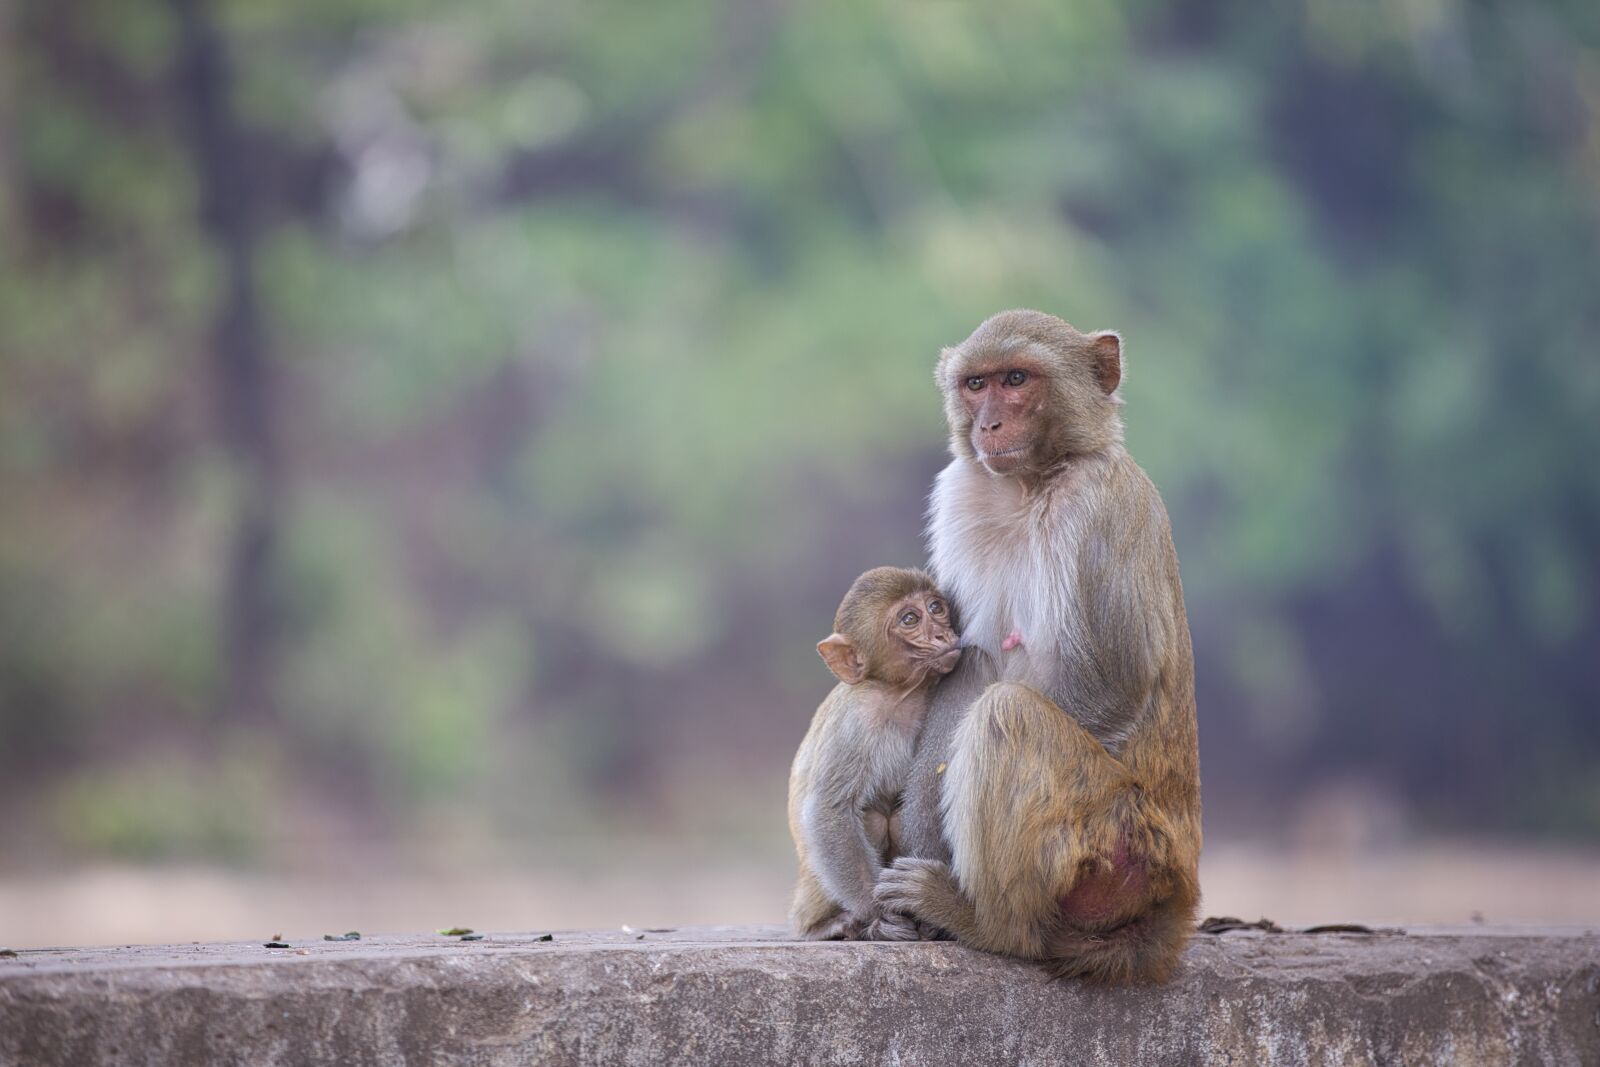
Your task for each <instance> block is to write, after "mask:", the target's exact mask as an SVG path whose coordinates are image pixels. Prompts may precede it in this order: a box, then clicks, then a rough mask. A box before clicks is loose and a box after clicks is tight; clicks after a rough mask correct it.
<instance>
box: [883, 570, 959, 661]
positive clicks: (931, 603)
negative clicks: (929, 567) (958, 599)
mask: <svg viewBox="0 0 1600 1067" xmlns="http://www.w3.org/2000/svg"><path fill="white" fill-rule="evenodd" d="M887 630H888V634H887V636H888V645H889V650H890V651H889V654H890V656H891V657H893V658H895V659H898V660H900V661H901V663H902V665H903V667H904V669H905V674H906V677H907V678H919V679H920V678H922V677H925V676H927V675H928V674H930V673H932V674H949V673H950V672H951V671H952V670H954V669H955V666H956V661H957V660H959V659H960V658H961V647H960V638H959V636H958V635H957V634H956V630H955V625H954V620H953V619H952V618H951V615H950V605H949V603H948V602H947V601H946V600H945V599H944V597H942V596H940V595H939V593H938V592H936V591H935V590H931V589H925V590H919V591H918V592H915V593H912V594H910V595H909V596H904V597H901V598H900V599H899V600H897V601H896V602H895V603H894V605H893V606H892V607H891V608H890V609H889V618H888V626H887Z"/></svg>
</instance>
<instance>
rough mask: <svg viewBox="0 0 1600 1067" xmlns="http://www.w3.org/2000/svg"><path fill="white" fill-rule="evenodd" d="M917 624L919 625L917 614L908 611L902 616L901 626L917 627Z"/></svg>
mask: <svg viewBox="0 0 1600 1067" xmlns="http://www.w3.org/2000/svg"><path fill="white" fill-rule="evenodd" d="M916 624H917V613H916V612H914V611H908V612H906V613H905V614H904V615H902V616H900V625H901V626H915V625H916Z"/></svg>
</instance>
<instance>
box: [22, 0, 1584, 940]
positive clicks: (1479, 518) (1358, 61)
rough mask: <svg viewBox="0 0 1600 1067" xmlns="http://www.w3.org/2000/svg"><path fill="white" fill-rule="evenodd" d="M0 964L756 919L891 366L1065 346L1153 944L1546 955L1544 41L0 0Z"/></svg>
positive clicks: (1577, 323) (866, 486)
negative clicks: (1196, 779)
mask: <svg viewBox="0 0 1600 1067" xmlns="http://www.w3.org/2000/svg"><path fill="white" fill-rule="evenodd" d="M0 262H3V270H4V275H3V278H0V943H6V944H10V945H12V946H33V945H48V944H64V943H81V942H106V941H119V942H120V941H132V940H183V939H189V938H202V937H205V938H213V937H215V938H222V937H228V938H260V937H264V936H268V935H269V934H271V933H275V932H284V933H286V934H288V935H289V936H315V935H316V934H318V933H321V932H341V931H343V930H346V929H351V928H356V929H361V930H370V931H373V932H378V931H381V930H419V929H430V928H433V927H434V926H438V925H447V924H455V923H466V924H469V925H475V926H477V927H479V928H495V927H502V928H515V929H539V928H551V927H561V926H573V925H600V926H610V925H614V924H617V923H622V922H629V923H633V924H634V925H643V924H647V923H655V924H660V923H686V922H750V921H761V920H771V921H779V920H781V919H782V917H783V915H784V912H785V909H786V906H787V894H788V891H789V885H790V879H791V877H792V874H793V857H792V852H791V850H790V845H789V842H788V837H787V830H786V827H785V825H784V816H783V798H784V791H785V785H786V776H787V768H788V761H789V758H790V757H791V755H792V753H793V751H794V748H795V745H796V744H797V743H798V742H799V739H800V737H801V736H802V734H803V733H804V731H805V728H806V725H807V723H808V721H809V718H810V715H811V713H812V711H813V709H814V708H815V706H816V704H817V702H818V701H819V700H820V699H821V697H822V696H823V695H824V694H825V693H826V692H827V690H828V689H829V688H830V686H831V684H832V678H831V677H830V676H829V675H828V674H827V672H826V670H825V669H824V667H823V665H822V664H821V662H820V661H819V660H818V659H817V656H816V653H815V652H814V651H813V648H812V646H813V644H814V643H815V642H816V641H817V640H818V639H819V638H820V637H822V636H823V635H824V634H825V633H826V632H827V629H828V624H829V621H830V620H831V617H832V612H833V609H834V607H835V605H836V604H837V601H838V598H839V596H840V595H841V594H842V593H843V591H844V589H845V588H846V586H847V585H848V583H849V581H850V580H851V579H852V578H853V577H854V576H855V575H856V574H857V573H858V572H859V571H861V570H863V569H865V568H867V567H869V566H873V565H877V564H882V563H916V562H919V561H920V560H922V558H923V549H922V543H921V529H920V528H921V520H922V511H923V506H924V500H925V494H926V491H927V488H928V486H929V483H930V480H931V478H932V476H933V474H934V473H935V471H937V470H938V469H939V467H940V466H941V465H942V464H943V462H944V461H945V437H944V428H943V423H942V418H941V414H940V404H939V399H938V396H937V394H936V392H935V389H934V387H933V384H932V380H931V376H930V372H931V369H932V366H933V362H934V360H935V358H936V355H937V352H938V349H939V347H940V345H942V344H950V343H954V342H956V341H958V340H960V339H961V338H963V337H964V336H965V335H966V334H967V333H968V332H969V331H970V330H971V329H972V328H973V327H974V326H975V325H976V324H977V323H978V322H979V321H980V320H981V319H983V318H984V317H985V316H987V315H988V314H990V313H992V312H994V311H996V310H999V309H1001V308H1006V307H1013V306H1019V305H1022V306H1035V307H1039V308H1042V309H1045V310H1048V311H1052V312H1055V313H1057V314H1060V315H1062V316H1063V317H1065V318H1067V319H1068V320H1070V321H1072V322H1073V323H1074V324H1075V325H1077V326H1079V327H1081V328H1084V329H1094V328H1101V327H1115V328H1118V329H1120V330H1121V331H1123V333H1124V336H1125V338H1126V339H1127V352H1128V363H1127V367H1128V369H1127V375H1126V378H1125V385H1124V387H1123V394H1124V396H1125V397H1126V399H1127V408H1126V409H1125V413H1126V417H1127V423H1128V440H1129V443H1130V447H1131V449H1132V451H1133V453H1134V455H1135V456H1136V457H1137V458H1138V459H1139V460H1140V462H1141V463H1142V464H1143V465H1144V466H1145V468H1146V469H1147V470H1148V471H1149V472H1150V474H1151V476H1152V477H1153V478H1154V480H1155V482H1156V483H1157V485H1158V486H1159V487H1160V488H1161V490H1162V492H1163V494H1164V496H1165V498H1166V501H1167V505H1168V508H1169V510H1170V511H1171V514H1172V518H1173V523H1174V527H1175V533H1176V539H1177V543H1178V549H1179V553H1180V555H1181V557H1182V562H1183V576H1184V581H1185V587H1186V592H1187V596H1188V604H1189V612H1190V616H1189V617H1190V623H1191V626H1192V629H1193V634H1194V641H1195V646H1196V652H1197V658H1198V670H1199V687H1200V727H1201V748H1202V762H1203V768H1204V791H1205V803H1206V830H1207V852H1206V859H1205V870H1204V875H1203V879H1202V881H1203V884H1204V886H1205V890H1206V894H1207V899H1206V902H1205V905H1204V908H1205V911H1206V912H1207V913H1211V914H1227V913H1232V914H1242V915H1243V916H1244V917H1245V918H1254V917H1256V916H1257V915H1260V914H1266V915H1270V916H1271V917H1273V918H1276V919H1278V920H1280V921H1291V922H1292V921H1312V920H1320V921H1347V920H1367V921H1403V922H1413V923H1415V922H1424V921H1433V922H1449V923H1460V922H1470V921H1474V920H1477V919H1484V918H1486V919H1487V920H1488V921H1490V922H1496V921H1521V922H1547V923H1550V922H1569V923H1570V922H1586V921H1593V920H1597V919H1600V892H1597V890H1600V559H1597V551H1600V464H1597V460H1600V418H1597V414H1600V343H1597V342H1600V289H1597V281H1600V7H1597V6H1596V5H1595V4H1593V3H1591V2H1588V0H1569V2H1556V0H1552V2H1545V3H1537V4H1530V3H1521V2H1511V0H1504V2H1484V3H1466V2H1461V0H1302V2H1286V3H1278V4H1271V5H1261V4H1254V3H1246V2H1244V0H1239V2H1233V3H1227V2H1215V3H1212V2H1205V0H1176V2H1150V0H1134V2H1129V3H1113V2H1111V0H1104V2H1083V3H1072V4H1061V3H1047V2H1043V0H999V2H994V3H989V4H986V5H977V4H968V3H958V2H953V0H916V2H903V3H878V4H859V3H855V4H847V3H810V4H801V3H792V2H783V0H756V2H752V0H690V2H683V3H675V4H670V5H669V4H625V3H616V2H597V0H587V2H583V3H579V2H577V0H539V2H537V3H534V4H528V3H524V2H513V0H474V2H471V3H462V4H456V5H450V6H439V5H429V4H423V3H418V2H414V0H345V2H342V3H327V2H321V0H319V2H311V0H278V2H275V3H270V4H268V3H259V2H255V0H170V2H158V0H147V2H130V0H75V2H73V3H58V2H51V0H3V2H0Z"/></svg>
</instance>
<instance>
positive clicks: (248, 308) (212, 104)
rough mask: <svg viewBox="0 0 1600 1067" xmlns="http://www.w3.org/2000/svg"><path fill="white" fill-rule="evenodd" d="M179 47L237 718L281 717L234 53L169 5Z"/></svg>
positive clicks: (258, 351)
mask: <svg viewBox="0 0 1600 1067" xmlns="http://www.w3.org/2000/svg"><path fill="white" fill-rule="evenodd" d="M170 3H171V5H172V8H173V10H174V12H175V13H176V15H177V18H178V24H179V30H180V33H181V42H180V46H179V51H178V57H177V69H176V71H175V77H174V86H173V88H174V91H175V93H176V94H177V99H178V106H179V107H180V108H182V109H183V110H184V116H183V117H184V120H185V127H186V128H185V135H186V138H187V143H188V147H189V154H190V156H191V158H192V160H193V163H194V169H195V174H196V177H197V179H198V186H199V189H200V221H201V226H202V228H203V229H204V231H205V233H206V235H207V236H208V238H209V240H210V242H211V244H212V246H213V247H214V249H215V251H216V255H217V260H218V263H219V265H220V270H221V292H220V294H219V297H218V302H217V307H216V311H215V318H214V320H213V323H212V336H211V388H212V390H213V400H214V404H213V416H214V418H215V419H216V420H217V429H218V432H219V434H220V436H221V439H222V442H223V444H224V447H225V448H226V449H227V452H228V454H229V456H230V457H231V459H232V462H233V466H234V474H235V478H236V497H237V505H238V514H237V517H236V520H235V521H236V526H235V528H234V531H233V540H232V544H231V546H230V548H229V559H228V573H227V579H226V582H227V584H226V587H225V590H224V593H223V598H224V599H223V604H222V614H223V623H224V634H225V641H226V648H225V655H226V663H225V670H226V676H225V679H224V685H225V697H226V699H227V707H228V710H229V713H230V714H231V715H234V716H237V717H240V718H245V719H256V720H261V719H268V718H271V717H272V716H273V714H274V706H275V700H274V692H273V689H274V685H273V683H274V678H275V668H276V665H277V658H278V644H279V642H278V637H279V633H278V630H279V626H278V618H277V612H276V609H275V597H274V593H273V584H274V583H273V576H274V573H275V569H276V568H275V560H276V556H277V524H278V523H277V512H278V503H279V495H280V494H279V488H280V464H279V455H278V447H277V437H276V433H275V405H274V400H273V388H272V386H273V382H272V377H271V374H270V368H269V366H268V355H267V344H266V338H265V334H264V331H263V328H262V323H261V313H260V307H259V300H258V294H257V286H256V279H255V252H256V245H257V224H256V213H255V210H254V209H255V202H254V190H253V187H252V182H251V180H250V173H249V169H248V166H247V160H246V158H245V154H246V153H245V138H244V137H242V136H241V131H240V128H239V123H238V120H237V117H236V116H235V114H234V111H233V107H232V99H231V98H232V91H233V76H232V72H231V69H230V67H229V61H228V55H227V46H226V43H225V42H224V40H223V38H222V35H221V34H220V33H219V32H218V30H217V27H216V24H215V22H214V21H213V19H212V15H211V12H210V8H209V5H208V4H207V0H170Z"/></svg>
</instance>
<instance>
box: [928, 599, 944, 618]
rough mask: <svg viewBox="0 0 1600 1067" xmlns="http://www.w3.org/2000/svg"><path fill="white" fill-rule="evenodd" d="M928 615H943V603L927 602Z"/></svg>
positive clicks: (938, 601) (939, 601)
mask: <svg viewBox="0 0 1600 1067" xmlns="http://www.w3.org/2000/svg"><path fill="white" fill-rule="evenodd" d="M928 614H929V615H943V614H944V601H942V600H930V601H929V602H928Z"/></svg>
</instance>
